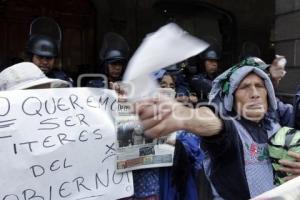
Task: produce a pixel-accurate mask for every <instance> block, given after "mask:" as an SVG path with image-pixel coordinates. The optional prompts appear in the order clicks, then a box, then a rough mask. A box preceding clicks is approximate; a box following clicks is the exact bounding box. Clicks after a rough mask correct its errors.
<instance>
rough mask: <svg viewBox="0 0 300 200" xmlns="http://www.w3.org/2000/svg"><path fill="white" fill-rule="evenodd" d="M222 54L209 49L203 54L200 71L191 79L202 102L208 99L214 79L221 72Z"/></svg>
mask: <svg viewBox="0 0 300 200" xmlns="http://www.w3.org/2000/svg"><path fill="white" fill-rule="evenodd" d="M219 60H220V56H219V55H218V53H217V51H216V50H213V49H208V50H207V51H205V52H204V53H203V55H202V56H201V61H202V63H201V65H200V70H199V68H198V71H200V73H198V74H196V75H194V76H193V77H192V79H191V81H190V85H191V88H192V89H193V90H194V91H195V92H196V94H197V97H198V100H199V101H200V102H206V101H208V94H209V92H210V90H211V86H212V81H213V80H214V79H215V78H216V77H217V75H218V73H219V63H218V62H219Z"/></svg>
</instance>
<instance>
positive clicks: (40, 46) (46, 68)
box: [26, 35, 73, 84]
mask: <svg viewBox="0 0 300 200" xmlns="http://www.w3.org/2000/svg"><path fill="white" fill-rule="evenodd" d="M58 52H59V49H58V45H57V43H56V41H55V40H54V39H52V38H51V37H49V36H46V35H31V36H30V38H29V40H28V41H27V45H26V53H27V54H28V57H29V60H30V61H31V62H33V63H34V64H35V65H37V66H38V67H39V68H40V69H41V70H42V71H43V72H44V73H45V75H46V76H47V77H49V78H57V79H61V80H65V81H68V82H70V83H71V84H73V81H72V79H71V78H70V77H69V76H67V75H66V74H65V73H64V72H63V71H62V70H60V69H57V68H56V67H55V66H54V64H55V59H56V58H57V56H58Z"/></svg>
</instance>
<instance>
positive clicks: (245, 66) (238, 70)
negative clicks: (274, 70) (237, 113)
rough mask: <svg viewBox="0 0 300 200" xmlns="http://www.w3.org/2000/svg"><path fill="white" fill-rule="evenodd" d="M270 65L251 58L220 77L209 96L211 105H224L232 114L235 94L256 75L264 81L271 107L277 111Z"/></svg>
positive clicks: (214, 82)
mask: <svg viewBox="0 0 300 200" xmlns="http://www.w3.org/2000/svg"><path fill="white" fill-rule="evenodd" d="M267 67H268V65H267V64H266V63H265V62H263V61H262V60H261V59H259V58H256V57H249V58H246V59H244V60H242V61H241V62H239V63H238V64H236V65H234V66H233V67H231V68H229V69H228V70H226V71H225V72H223V73H222V74H221V75H219V76H218V77H217V78H216V79H215V80H214V81H213V84H212V89H211V92H210V94H209V102H210V103H222V104H223V105H224V108H225V110H226V111H228V112H231V111H232V108H233V102H234V92H235V90H236V89H237V88H238V86H239V84H240V82H241V81H242V80H243V79H244V78H245V77H246V76H247V75H248V74H249V73H255V74H256V75H258V76H259V77H261V78H262V79H263V80H264V83H265V87H266V89H267V92H268V98H269V99H268V100H269V105H270V108H271V109H272V110H276V108H277V103H276V98H275V93H274V88H273V85H272V82H271V80H270V78H269V76H268V74H267V73H266V72H264V70H266V68H267Z"/></svg>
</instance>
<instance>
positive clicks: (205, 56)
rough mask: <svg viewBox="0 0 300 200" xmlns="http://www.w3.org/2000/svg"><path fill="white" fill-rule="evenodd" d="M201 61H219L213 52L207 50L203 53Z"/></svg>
mask: <svg viewBox="0 0 300 200" xmlns="http://www.w3.org/2000/svg"><path fill="white" fill-rule="evenodd" d="M202 59H203V60H219V59H220V57H219V55H218V53H217V52H216V51H215V50H207V51H205V52H204V54H203V57H202Z"/></svg>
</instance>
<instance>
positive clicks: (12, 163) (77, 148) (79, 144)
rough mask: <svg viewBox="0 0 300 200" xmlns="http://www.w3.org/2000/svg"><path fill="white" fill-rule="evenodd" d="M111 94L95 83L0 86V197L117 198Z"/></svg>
mask: <svg viewBox="0 0 300 200" xmlns="http://www.w3.org/2000/svg"><path fill="white" fill-rule="evenodd" d="M115 112H117V100H116V95H115V93H113V92H112V91H109V90H104V89H96V88H63V89H43V90H20V91H12V92H0V177H1V178H0V200H29V199H31V200H35V199H36V200H60V199H64V200H71V199H72V200H79V199H93V200H96V199H97V200H98V199H99V200H101V199H103V200H104V199H105V200H107V199H117V198H122V197H126V196H130V195H132V194H133V182H132V174H131V173H130V172H126V173H116V171H115V140H116V133H115V127H114V120H113V115H114V113H115Z"/></svg>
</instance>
